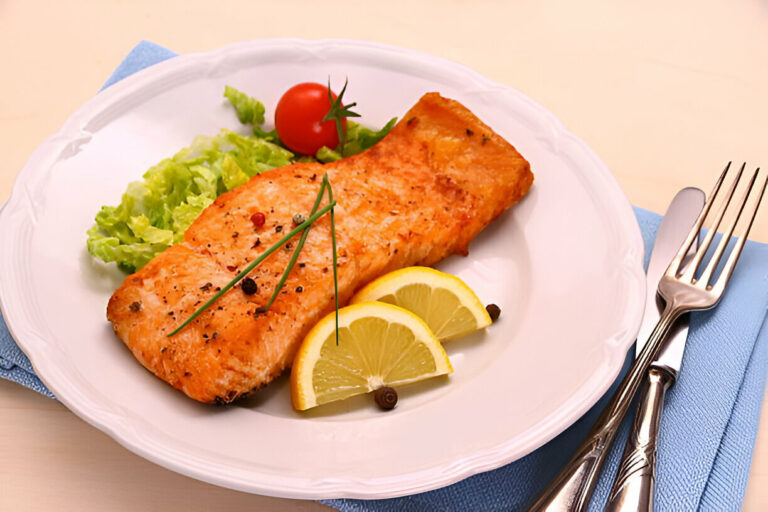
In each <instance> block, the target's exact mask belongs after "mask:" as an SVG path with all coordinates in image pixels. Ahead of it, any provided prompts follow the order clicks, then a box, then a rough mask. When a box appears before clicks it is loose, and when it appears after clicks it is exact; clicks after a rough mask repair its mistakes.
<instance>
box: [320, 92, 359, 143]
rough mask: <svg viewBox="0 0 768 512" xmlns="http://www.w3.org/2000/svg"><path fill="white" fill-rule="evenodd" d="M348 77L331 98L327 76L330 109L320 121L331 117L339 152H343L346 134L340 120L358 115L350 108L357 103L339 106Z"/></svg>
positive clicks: (328, 119)
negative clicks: (335, 95) (334, 124)
mask: <svg viewBox="0 0 768 512" xmlns="http://www.w3.org/2000/svg"><path fill="white" fill-rule="evenodd" d="M348 82H349V79H345V80H344V87H342V88H341V92H340V93H339V95H338V96H337V97H336V99H335V100H334V99H333V93H332V92H331V78H330V77H328V99H329V100H330V101H331V109H330V110H329V111H328V113H327V114H325V116H324V117H323V119H322V121H323V122H325V121H330V120H331V119H332V120H333V121H334V122H335V123H336V133H337V134H338V135H339V153H343V152H344V142H345V141H346V136H345V134H344V126H343V125H342V124H341V120H342V119H344V118H346V117H360V114H358V113H357V112H352V111H351V110H350V109H351V108H352V107H354V106H355V105H357V103H350V104H349V105H346V106H344V107H342V106H341V98H342V97H343V96H344V92H345V91H346V90H347V83H348Z"/></svg>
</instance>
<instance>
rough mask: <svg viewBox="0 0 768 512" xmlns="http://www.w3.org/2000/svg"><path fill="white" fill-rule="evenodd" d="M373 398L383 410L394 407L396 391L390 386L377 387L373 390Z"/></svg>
mask: <svg viewBox="0 0 768 512" xmlns="http://www.w3.org/2000/svg"><path fill="white" fill-rule="evenodd" d="M373 399H374V400H376V404H377V405H378V406H379V407H381V408H382V409H383V410H385V411H389V410H390V409H394V408H395V405H397V391H395V390H394V389H392V388H390V387H383V388H379V389H377V390H376V391H374V392H373Z"/></svg>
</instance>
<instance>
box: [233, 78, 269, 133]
mask: <svg viewBox="0 0 768 512" xmlns="http://www.w3.org/2000/svg"><path fill="white" fill-rule="evenodd" d="M224 97H225V98H227V99H228V100H229V102H230V103H232V106H233V107H235V112H237V118H238V119H239V120H240V122H241V123H243V124H254V125H260V124H262V123H263V122H264V105H263V104H262V103H261V102H260V101H259V100H257V99H255V98H251V97H250V96H248V95H247V94H245V93H243V92H240V91H238V90H237V89H235V88H234V87H230V86H226V87H225V88H224Z"/></svg>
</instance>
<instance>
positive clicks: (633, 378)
mask: <svg viewBox="0 0 768 512" xmlns="http://www.w3.org/2000/svg"><path fill="white" fill-rule="evenodd" d="M730 167H731V164H730V162H729V163H728V165H727V166H726V167H725V169H724V170H723V173H722V174H721V175H720V178H719V179H718V180H717V183H716V184H715V187H714V190H713V191H712V194H710V196H709V198H708V199H707V202H706V204H705V205H704V209H703V210H702V212H701V214H700V215H699V218H698V219H697V221H696V224H694V226H693V228H691V231H690V233H689V234H688V236H687V238H686V240H685V242H684V243H683V245H682V247H680V250H679V251H678V252H677V254H676V255H675V257H674V259H673V260H672V262H671V263H670V264H669V267H668V268H667V270H666V272H665V273H664V276H663V277H662V278H661V281H659V294H660V295H661V297H662V298H663V299H664V301H665V303H666V304H665V306H664V311H663V312H662V314H661V318H660V319H659V323H658V324H657V325H656V327H655V328H654V330H653V331H652V332H651V335H650V337H649V339H648V343H647V344H646V345H645V348H644V349H643V351H642V352H641V353H640V355H639V356H638V358H637V360H636V361H635V364H634V365H633V366H632V369H631V370H630V371H629V373H628V374H627V376H626V377H625V378H624V380H623V381H622V382H621V384H620V385H619V388H618V390H617V391H616V393H615V394H614V395H613V398H612V399H611V401H610V403H609V404H608V406H607V407H606V408H605V410H604V411H603V413H602V414H601V415H600V417H599V418H598V419H597V421H596V422H595V424H594V426H593V427H592V429H591V430H590V432H589V434H588V435H587V438H586V439H585V440H584V441H583V442H582V443H581V445H579V448H578V449H577V450H576V453H575V455H574V456H573V457H572V458H571V460H570V461H569V462H568V463H567V464H566V465H565V467H564V468H563V469H562V470H561V471H560V473H558V475H557V476H556V477H555V478H554V479H553V480H552V482H551V483H550V484H549V486H547V487H546V488H545V489H544V491H542V493H541V494H540V495H539V498H538V499H537V500H536V502H535V503H534V504H533V505H532V506H531V508H530V510H531V511H541V510H546V511H550V512H552V511H563V512H565V511H569V512H570V511H582V510H586V508H587V507H588V505H589V500H590V498H591V496H592V492H593V491H594V489H595V485H596V484H597V480H598V477H599V475H600V469H601V467H602V465H603V462H604V461H605V456H606V454H607V453H608V448H609V447H610V446H611V443H612V442H613V439H614V437H615V436H616V431H617V430H618V428H619V425H620V424H621V421H622V419H623V418H624V415H625V414H626V412H627V409H628V408H629V406H630V403H631V402H632V398H633V397H634V396H635V393H636V392H637V389H638V387H639V386H640V383H641V382H642V380H643V377H644V375H645V374H646V372H647V371H648V368H649V367H650V365H651V362H652V361H653V360H654V358H655V357H656V355H657V354H658V352H659V350H660V349H661V346H662V344H663V341H664V338H665V336H666V335H667V333H668V332H669V329H670V328H671V327H672V325H673V324H674V323H675V321H676V320H677V319H678V318H680V316H681V315H682V314H684V313H687V312H689V311H694V310H701V309H709V308H712V307H714V306H715V305H716V304H717V303H718V302H719V300H720V298H721V297H722V295H723V291H724V290H725V286H726V285H727V284H728V280H729V279H730V277H731V274H732V273H733V269H734V267H735V266H736V262H737V261H738V259H739V256H740V254H741V250H742V248H743V247H744V243H745V242H746V240H747V236H748V235H749V230H750V229H751V228H752V223H753V222H754V220H755V216H756V214H757V210H758V207H759V206H760V202H761V200H762V198H763V194H764V193H765V188H766V185H768V178H766V179H763V180H762V182H761V183H760V182H758V186H757V188H755V186H754V185H755V183H756V182H757V178H758V176H759V174H760V169H759V168H758V169H756V170H755V172H754V174H753V175H752V178H751V179H750V181H749V184H748V186H747V188H746V190H745V191H744V193H743V197H742V200H741V203H739V204H737V205H735V207H736V208H738V212H737V214H736V217H735V218H734V219H733V221H731V223H730V224H729V225H728V226H727V227H726V228H725V234H724V235H723V237H722V239H721V240H720V243H719V244H718V245H717V247H716V248H715V250H714V252H713V253H712V256H711V258H709V260H708V263H707V264H706V266H705V267H704V268H703V270H702V269H701V268H700V267H702V262H703V261H704V257H705V255H706V254H707V251H708V249H709V246H710V245H711V243H712V240H713V239H714V237H715V233H716V232H717V229H718V228H719V227H720V223H721V222H722V220H723V217H724V216H725V213H726V211H727V210H728V207H729V206H730V204H731V199H732V198H733V196H734V194H735V192H736V187H737V185H738V183H739V181H740V179H741V176H742V174H743V172H744V168H745V167H746V163H745V164H744V165H742V166H741V169H739V171H738V173H737V175H736V178H735V179H734V180H733V182H732V184H731V186H730V190H729V191H728V194H727V197H725V199H724V200H723V201H722V202H721V205H720V207H719V208H718V209H717V212H716V214H715V218H714V221H713V224H712V228H711V229H710V230H709V232H708V233H707V235H706V237H704V240H703V241H702V242H701V245H700V246H699V249H698V250H697V251H696V253H695V255H694V256H693V258H692V259H691V260H690V262H688V263H687V265H685V266H684V267H683V268H681V266H682V263H683V259H684V258H685V255H686V253H688V250H689V249H690V247H691V245H692V244H693V243H694V240H696V237H697V236H698V233H699V231H700V230H701V228H702V226H703V225H704V221H705V220H706V219H707V217H708V216H709V214H710V211H711V210H712V206H713V204H714V203H715V201H716V200H717V196H718V193H719V192H720V189H721V186H722V185H723V182H724V181H725V179H726V176H727V175H728V171H729V169H730ZM753 190H755V191H756V193H753ZM755 195H756V196H757V199H755V200H753V201H752V205H751V206H750V207H749V209H748V210H749V213H748V215H749V220H748V221H746V222H742V223H741V224H739V219H740V218H741V217H742V214H743V213H744V212H745V208H746V206H747V204H748V203H749V199H750V197H753V196H755ZM745 219H746V217H745ZM737 227H738V228H739V229H738V231H736V228H737ZM734 233H735V236H736V237H737V238H738V239H737V241H736V242H735V244H734V245H733V248H732V249H731V252H730V255H729V256H728V259H727V260H726V261H725V263H724V266H723V267H722V270H721V271H720V273H719V275H718V276H717V278H716V279H715V281H714V282H711V281H712V279H713V276H714V275H715V270H716V269H717V268H718V265H719V263H720V260H721V259H722V257H723V255H724V253H725V250H726V248H727V247H728V245H729V242H730V240H731V238H732V237H733V236H734Z"/></svg>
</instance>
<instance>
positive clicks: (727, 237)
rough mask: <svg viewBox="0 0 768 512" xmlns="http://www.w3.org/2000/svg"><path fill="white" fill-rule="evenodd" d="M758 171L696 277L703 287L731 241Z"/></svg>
mask: <svg viewBox="0 0 768 512" xmlns="http://www.w3.org/2000/svg"><path fill="white" fill-rule="evenodd" d="M759 172H760V168H759V167H758V168H757V170H756V171H755V173H754V174H753V175H752V179H750V180H749V185H748V186H747V189H746V190H745V191H744V195H743V197H742V198H741V204H739V205H738V208H739V211H738V212H737V213H736V217H735V218H734V219H733V221H731V223H730V225H729V226H728V227H727V228H726V229H725V231H724V232H723V236H722V238H721V239H720V243H719V244H717V249H715V252H714V254H712V258H710V260H709V263H708V264H707V268H705V269H704V272H702V274H701V277H699V279H697V281H696V282H697V283H699V284H700V285H702V286H704V287H709V281H710V280H711V279H712V275H713V274H714V273H715V269H716V268H717V265H718V263H720V259H721V258H722V256H723V253H724V252H725V249H726V247H728V244H729V243H730V241H731V237H732V236H733V230H734V229H735V228H736V224H738V222H739V218H741V214H742V212H744V207H745V206H746V205H747V201H748V200H749V195H750V194H751V193H752V187H753V186H754V184H755V180H756V179H757V175H758V173H759ZM714 232H715V230H714V229H712V230H711V231H710V232H709V233H707V236H709V235H713V234H714Z"/></svg>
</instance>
